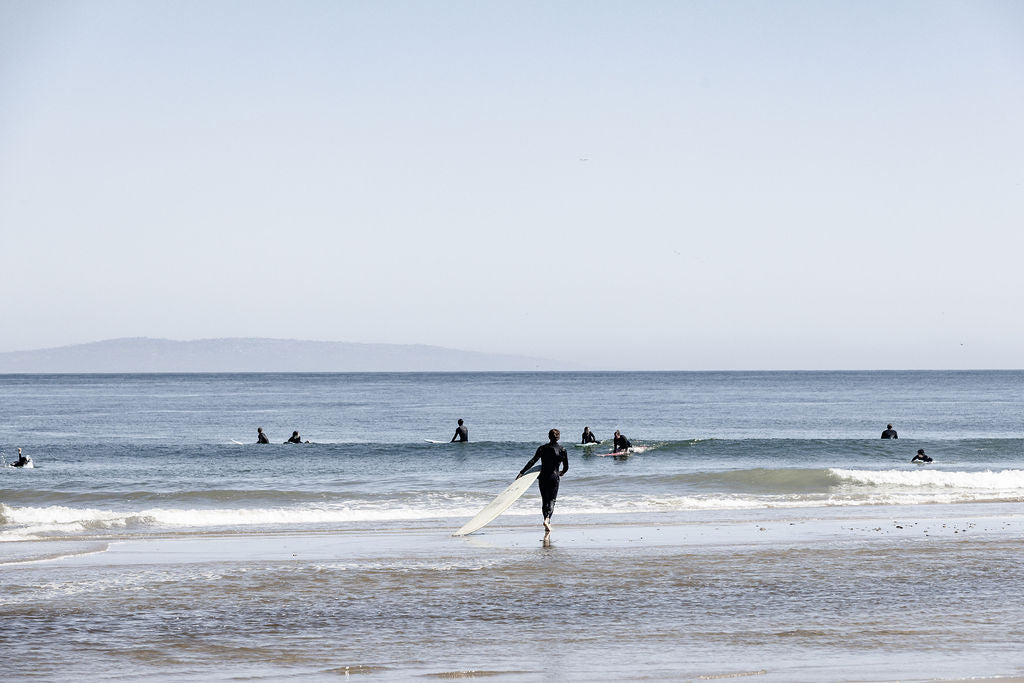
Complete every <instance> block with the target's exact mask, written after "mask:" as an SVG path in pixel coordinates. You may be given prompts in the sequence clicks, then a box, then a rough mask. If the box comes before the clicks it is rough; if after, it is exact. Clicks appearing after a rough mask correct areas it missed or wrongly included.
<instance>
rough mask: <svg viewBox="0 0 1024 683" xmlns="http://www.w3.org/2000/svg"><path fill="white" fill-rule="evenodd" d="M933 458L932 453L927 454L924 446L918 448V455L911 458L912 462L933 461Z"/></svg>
mask: <svg viewBox="0 0 1024 683" xmlns="http://www.w3.org/2000/svg"><path fill="white" fill-rule="evenodd" d="M931 461H932V458H931V456H930V455H925V452H924V449H923V448H918V449H917V455H915V456H914V457H913V458H911V459H910V462H931Z"/></svg>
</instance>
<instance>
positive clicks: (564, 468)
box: [558, 448, 569, 477]
mask: <svg viewBox="0 0 1024 683" xmlns="http://www.w3.org/2000/svg"><path fill="white" fill-rule="evenodd" d="M568 471H569V454H568V453H566V452H565V449H564V448H563V449H562V471H561V472H559V473H558V476H560V477H564V476H565V473H566V472H568Z"/></svg>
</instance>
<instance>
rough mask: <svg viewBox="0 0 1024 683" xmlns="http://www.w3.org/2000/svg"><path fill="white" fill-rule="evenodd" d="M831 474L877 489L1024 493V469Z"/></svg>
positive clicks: (875, 471) (843, 471) (857, 471)
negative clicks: (896, 488)
mask: <svg viewBox="0 0 1024 683" xmlns="http://www.w3.org/2000/svg"><path fill="white" fill-rule="evenodd" d="M829 472H830V473H831V474H833V475H834V476H836V477H838V478H839V479H840V480H841V481H843V482H849V483H853V484H860V485H867V486H875V487H900V488H942V489H964V490H966V491H977V490H984V491H1002V492H1019V493H1021V494H1024V470H1000V471H998V472H993V471H992V470H985V471H983V472H947V471H943V470H932V469H927V470H844V469H830V470H829Z"/></svg>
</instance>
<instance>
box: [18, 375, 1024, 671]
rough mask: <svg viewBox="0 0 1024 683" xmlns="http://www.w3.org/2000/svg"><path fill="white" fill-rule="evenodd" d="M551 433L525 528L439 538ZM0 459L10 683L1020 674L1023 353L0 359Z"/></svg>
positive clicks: (523, 507)
mask: <svg viewBox="0 0 1024 683" xmlns="http://www.w3.org/2000/svg"><path fill="white" fill-rule="evenodd" d="M457 418H463V419H464V420H465V421H466V423H467V425H468V426H469V429H470V443H468V444H447V443H440V444H436V443H429V442H428V440H433V441H447V440H448V439H450V438H451V436H452V434H453V433H454V429H455V420H456V419H457ZM890 422H891V423H893V424H894V426H895V428H896V429H897V430H898V432H899V434H900V439H899V440H895V441H883V440H881V439H879V434H880V433H881V431H882V429H884V428H885V425H886V423H890ZM584 425H588V426H590V427H591V428H592V429H593V430H594V432H595V433H596V434H597V435H598V437H599V438H603V439H606V440H607V439H610V437H611V434H612V432H613V431H614V430H615V429H620V430H622V432H623V433H624V434H626V435H627V436H628V437H629V438H630V440H631V441H632V442H633V444H634V446H636V447H637V449H636V450H637V452H635V453H633V454H631V455H629V456H625V457H622V456H613V455H609V454H608V453H609V451H610V447H609V446H608V443H607V441H606V442H605V444H604V445H601V446H597V447H594V448H579V447H576V446H574V445H573V444H574V442H577V441H579V435H580V432H581V431H582V428H583V426H584ZM257 426H262V427H263V428H264V430H265V431H266V432H267V433H268V434H269V436H270V438H271V441H272V442H273V443H272V444H271V445H262V446H260V445H256V444H255V435H256V427H257ZM551 427H557V428H559V429H560V430H561V431H562V435H563V437H562V442H563V445H565V446H566V447H567V448H568V451H569V457H570V471H569V473H568V475H567V476H566V477H565V478H564V479H563V482H562V489H561V493H560V495H559V498H558V503H557V506H556V510H555V518H554V522H555V525H556V530H555V533H554V534H553V540H552V542H551V543H549V544H548V545H547V546H545V545H543V544H542V543H541V538H540V534H539V533H537V531H536V530H537V529H539V524H540V521H541V520H540V510H539V508H540V502H539V497H538V496H537V494H536V492H535V491H531V492H529V493H528V494H527V495H526V496H524V497H523V498H522V499H521V500H520V501H519V502H518V503H517V504H516V505H515V506H514V507H513V508H512V509H510V510H509V511H508V512H507V513H506V514H505V515H503V516H502V517H501V518H499V519H498V520H496V521H495V522H494V523H492V524H491V525H490V526H488V527H486V528H485V529H483V530H482V531H481V532H479V533H478V534H474V535H473V536H470V537H467V538H462V539H456V538H452V537H451V536H450V532H451V530H453V529H454V528H457V527H458V526H460V525H461V523H462V522H463V521H465V520H466V519H467V518H468V517H471V516H472V515H473V514H475V513H476V512H477V511H478V510H479V509H480V508H481V507H482V506H483V505H484V504H486V503H487V501H489V500H490V499H491V498H492V497H493V496H494V495H495V494H496V493H497V492H498V491H500V490H501V489H502V488H504V486H505V485H507V484H508V483H509V481H510V480H511V478H513V477H514V476H515V473H516V472H518V470H519V469H520V468H521V467H522V466H523V464H525V462H526V461H527V460H528V459H529V457H530V456H531V455H532V453H533V450H534V449H535V448H536V446H537V445H539V444H540V443H542V442H543V441H545V440H546V436H545V435H546V432H547V430H548V429H549V428H551ZM293 430H298V431H299V432H300V434H301V435H302V436H303V438H304V439H309V440H310V441H312V443H309V444H301V445H292V444H282V443H281V442H283V441H284V440H285V439H286V438H287V437H288V436H289V435H290V434H291V432H292V431H293ZM235 441H239V442H242V444H236V443H234V442H235ZM18 447H22V448H23V449H24V451H25V452H26V453H28V454H29V455H30V456H32V458H33V460H34V464H35V467H34V468H33V469H31V470H28V469H25V470H22V469H13V468H6V467H5V468H0V569H2V570H3V576H4V584H5V590H4V591H3V593H2V594H0V621H2V623H4V625H5V627H6V628H5V633H6V635H7V639H6V642H5V648H6V656H5V662H6V663H10V664H9V666H13V669H12V670H11V675H13V676H14V677H15V678H25V679H29V678H41V679H61V678H67V677H70V676H86V677H95V676H109V677H119V678H127V679H133V678H160V679H168V680H170V679H181V680H208V679H212V678H223V679H227V678H232V677H236V678H237V677H241V678H261V677H267V678H271V679H280V678H288V677H293V676H294V677H299V678H303V679H305V678H324V679H329V680H334V679H337V678H338V677H339V676H346V675H347V676H352V675H359V676H362V677H364V678H365V679H366V680H397V679H407V678H414V677H418V676H441V677H454V676H459V677H463V676H470V675H474V676H484V675H486V676H490V677H496V678H499V679H507V680H547V679H552V680H556V679H557V680H561V679H571V680H593V679H605V680H618V679H623V678H653V679H666V680H678V679H687V678H690V679H694V680H696V679H698V677H701V676H704V677H708V676H735V675H740V674H742V675H744V676H746V675H749V676H751V677H753V678H754V679H755V680H777V681H792V680H806V681H847V680H891V679H896V678H903V679H917V680H923V679H929V678H942V677H952V676H969V675H1000V674H1014V673H1018V674H1019V673H1021V672H1024V658H1022V657H1021V656H1020V655H1019V654H1018V650H1019V642H1020V641H1021V639H1022V638H1024V599H1020V598H1018V597H1017V593H1019V586H1020V585H1021V584H1022V580H1024V562H1022V561H1021V555H1020V552H1021V548H1022V547H1024V546H1022V541H1024V515H1022V511H1024V510H1022V507H1021V502H1022V501H1024V372H1019V371H1007V372H838V373H828V372H804V373H538V374H533V373H507V374H506V373H467V374H266V375H260V374H242V375H99V376H97V375H7V376H0V457H2V458H3V459H4V460H5V461H6V462H11V461H13V460H14V459H15V458H16V453H17V448H18ZM919 448H923V449H925V450H926V452H927V453H928V454H929V455H931V456H932V457H933V458H934V463H932V464H930V465H927V466H923V467H922V466H917V465H912V464H911V463H910V462H909V461H910V458H911V457H912V456H913V454H914V453H915V452H916V450H917V449H919ZM213 549H215V550H216V552H213ZM13 636H17V637H13ZM5 666H8V664H5ZM471 672H475V673H471Z"/></svg>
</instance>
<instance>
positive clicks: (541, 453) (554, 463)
mask: <svg viewBox="0 0 1024 683" xmlns="http://www.w3.org/2000/svg"><path fill="white" fill-rule="evenodd" d="M561 436H562V434H561V432H559V431H558V430H557V429H552V430H551V431H549V432H548V442H547V443H546V444H544V445H543V446H540V447H538V448H537V452H536V453H534V454H533V457H532V458H530V462H528V463H526V466H525V467H523V469H522V470H520V472H519V476H517V477H516V479H518V478H519V477H521V476H523V475H524V474H526V470H528V469H530V468H531V467H533V464H534V463H535V462H537V461H538V460H540V476H539V477H537V485H538V486H539V487H540V498H541V508H540V509H541V513H542V514H543V515H544V532H545V534H544V537H545V538H547V534H549V533H551V515H552V513H554V511H555V499H556V498H558V482H559V481H561V478H562V477H563V476H565V473H566V472H568V471H569V455H568V454H567V453H566V452H565V449H564V448H562V445H561V444H560V443H558V439H559V438H560V437H561ZM559 465H561V466H562V471H561V472H559V471H558V466H559Z"/></svg>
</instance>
